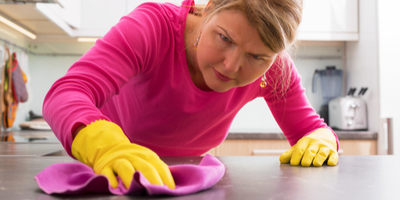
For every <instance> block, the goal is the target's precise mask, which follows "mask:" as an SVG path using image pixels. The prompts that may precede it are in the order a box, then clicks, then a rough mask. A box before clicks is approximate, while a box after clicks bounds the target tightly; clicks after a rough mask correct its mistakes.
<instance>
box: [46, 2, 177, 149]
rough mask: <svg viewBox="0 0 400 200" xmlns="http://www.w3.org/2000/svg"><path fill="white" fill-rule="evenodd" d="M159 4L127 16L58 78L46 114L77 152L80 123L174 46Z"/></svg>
mask: <svg viewBox="0 0 400 200" xmlns="http://www.w3.org/2000/svg"><path fill="white" fill-rule="evenodd" d="M163 12H164V11H163V9H162V8H161V7H160V5H159V4H156V3H146V4H142V5H141V6H139V7H138V8H136V9H135V10H134V11H133V12H131V13H130V14H128V15H127V16H125V17H123V18H122V19H121V20H120V22H119V23H118V24H116V25H115V26H114V27H112V28H111V30H110V31H109V32H108V33H107V34H106V35H105V36H104V37H103V38H102V39H99V40H98V41H97V42H96V44H95V45H94V46H93V47H92V48H91V49H90V50H89V51H88V52H87V53H86V54H85V55H83V56H82V57H81V58H80V59H79V60H78V61H77V62H75V63H74V64H73V65H72V66H71V68H70V69H69V70H68V72H67V74H66V75H65V76H64V77H62V78H60V79H59V80H57V81H56V82H55V83H54V84H53V86H52V87H51V88H50V90H49V92H48V93H47V95H46V97H45V100H44V104H43V117H44V119H45V120H46V121H47V123H49V125H50V127H51V128H52V130H53V132H54V133H55V135H56V136H57V137H58V139H59V140H60V141H61V143H62V144H63V145H64V148H65V149H66V150H67V152H68V153H69V155H71V144H72V140H73V136H75V135H76V132H77V131H76V130H77V128H78V127H82V126H85V125H88V124H90V123H91V122H94V121H96V120H99V119H105V120H109V119H108V118H107V116H104V115H103V114H102V113H101V112H100V111H99V108H101V107H102V106H103V105H104V104H105V103H106V102H107V101H109V100H110V99H111V98H112V97H113V96H114V95H116V94H119V92H120V88H121V87H123V86H124V85H125V84H126V83H127V82H128V81H129V80H130V79H131V78H132V77H134V76H136V75H138V74H139V73H146V72H148V71H149V70H150V69H151V68H152V67H153V66H155V65H157V64H158V63H157V61H158V60H159V59H157V58H162V56H163V55H164V54H165V52H166V51H168V48H166V47H169V46H170V44H169V43H170V42H171V41H170V40H169V32H168V31H163V30H167V29H168V23H167V22H168V20H166V19H164V18H165V16H164V15H165V14H164V13H163Z"/></svg>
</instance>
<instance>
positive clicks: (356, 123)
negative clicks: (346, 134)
mask: <svg viewBox="0 0 400 200" xmlns="http://www.w3.org/2000/svg"><path fill="white" fill-rule="evenodd" d="M367 89H368V88H361V90H360V92H359V95H358V96H359V97H354V92H355V90H356V88H350V91H349V93H348V94H347V96H345V97H338V98H335V99H333V100H331V101H329V126H330V127H331V128H333V129H337V130H353V131H355V130H359V131H360V130H368V124H367V122H368V118H367V105H366V103H365V101H364V100H362V99H361V98H360V96H362V95H364V94H365V92H366V91H367Z"/></svg>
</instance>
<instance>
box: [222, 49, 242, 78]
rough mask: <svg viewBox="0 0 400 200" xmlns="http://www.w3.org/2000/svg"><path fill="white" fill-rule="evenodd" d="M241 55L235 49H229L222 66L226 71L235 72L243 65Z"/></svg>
mask: <svg viewBox="0 0 400 200" xmlns="http://www.w3.org/2000/svg"><path fill="white" fill-rule="evenodd" d="M242 59H243V56H242V55H241V53H240V52H239V51H237V50H233V51H229V52H227V53H226V54H225V60H224V66H225V68H226V71H227V72H230V73H236V72H237V71H239V69H240V67H242V65H243V61H242Z"/></svg>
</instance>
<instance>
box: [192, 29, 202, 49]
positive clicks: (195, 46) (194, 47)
mask: <svg viewBox="0 0 400 200" xmlns="http://www.w3.org/2000/svg"><path fill="white" fill-rule="evenodd" d="M200 36H201V33H200V35H199V37H198V38H197V40H196V42H195V43H194V44H193V49H195V50H197V45H199V40H200Z"/></svg>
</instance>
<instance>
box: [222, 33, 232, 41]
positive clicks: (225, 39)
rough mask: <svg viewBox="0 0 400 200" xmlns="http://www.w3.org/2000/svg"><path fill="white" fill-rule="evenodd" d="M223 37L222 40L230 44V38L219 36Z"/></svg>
mask: <svg viewBox="0 0 400 200" xmlns="http://www.w3.org/2000/svg"><path fill="white" fill-rule="evenodd" d="M219 35H220V36H221V38H222V39H223V40H224V41H225V42H229V41H230V40H229V38H227V37H225V35H222V34H219Z"/></svg>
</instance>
